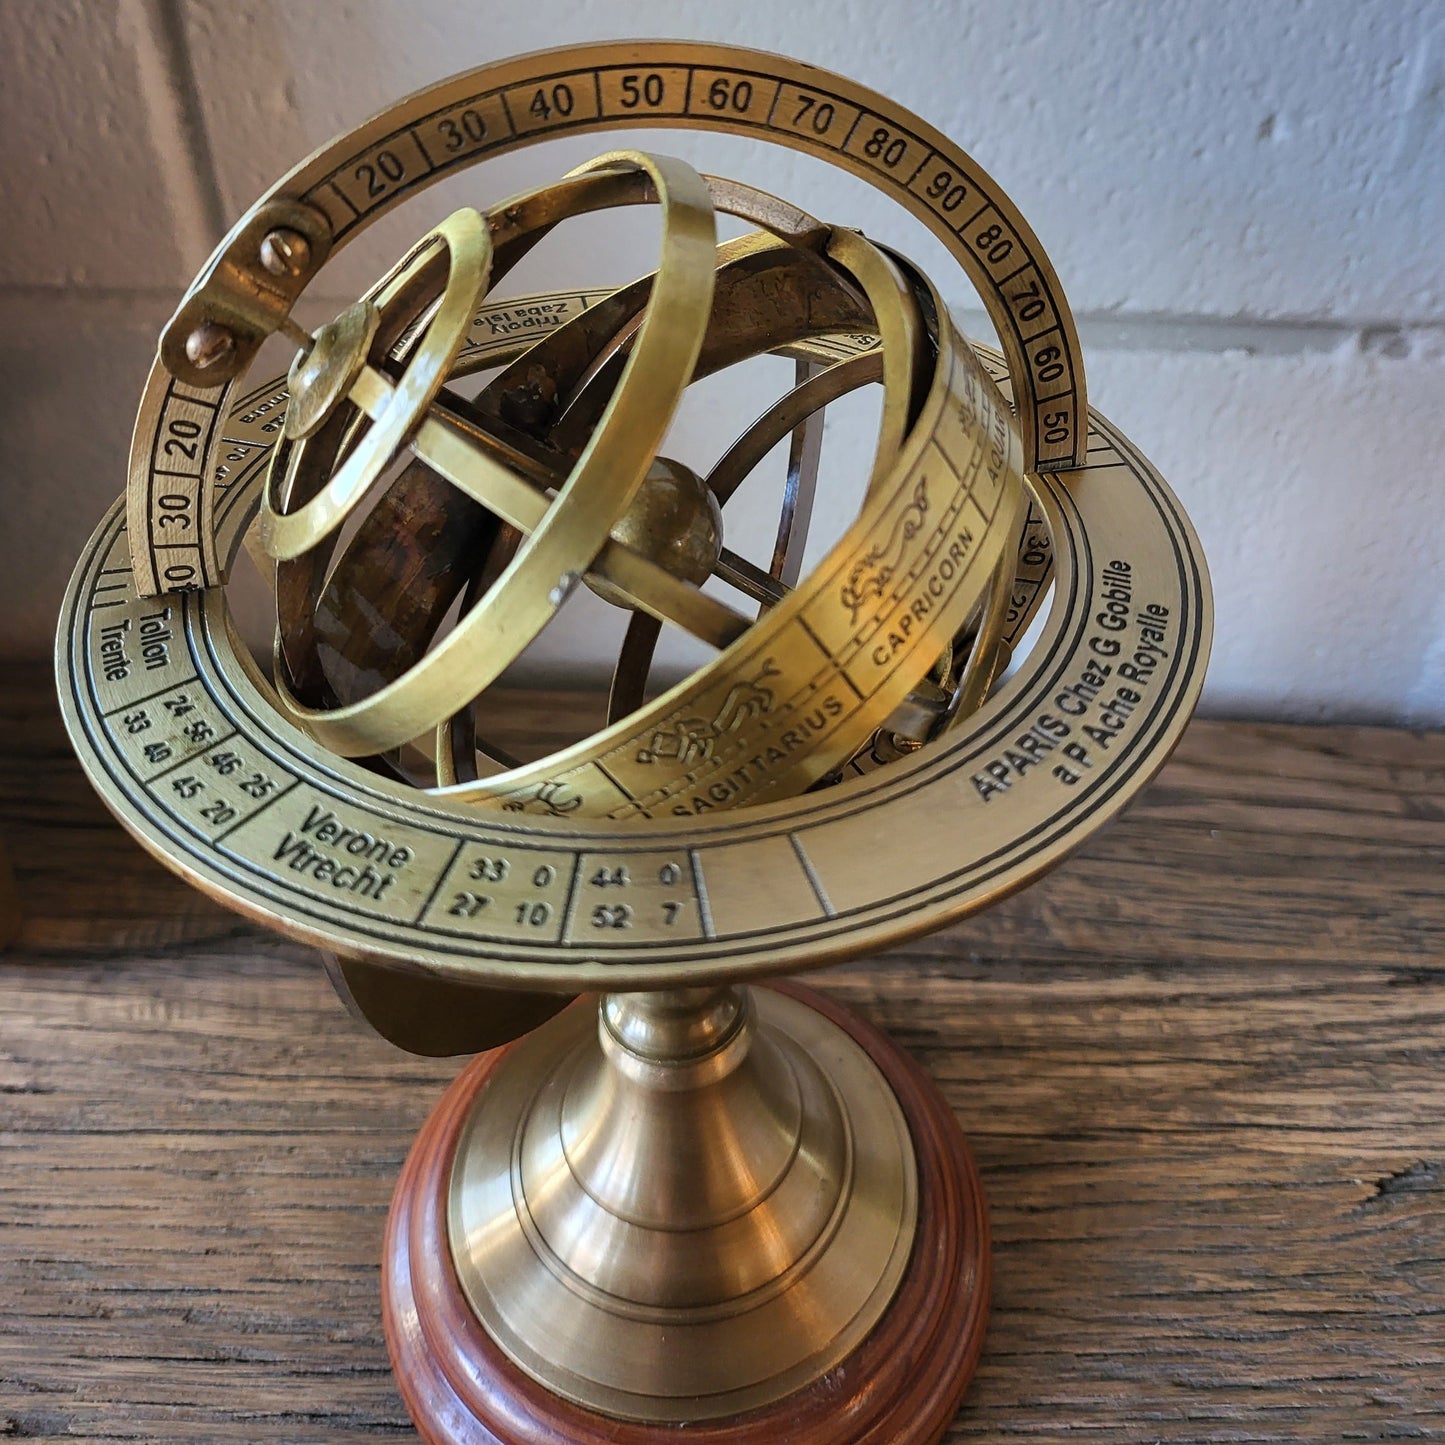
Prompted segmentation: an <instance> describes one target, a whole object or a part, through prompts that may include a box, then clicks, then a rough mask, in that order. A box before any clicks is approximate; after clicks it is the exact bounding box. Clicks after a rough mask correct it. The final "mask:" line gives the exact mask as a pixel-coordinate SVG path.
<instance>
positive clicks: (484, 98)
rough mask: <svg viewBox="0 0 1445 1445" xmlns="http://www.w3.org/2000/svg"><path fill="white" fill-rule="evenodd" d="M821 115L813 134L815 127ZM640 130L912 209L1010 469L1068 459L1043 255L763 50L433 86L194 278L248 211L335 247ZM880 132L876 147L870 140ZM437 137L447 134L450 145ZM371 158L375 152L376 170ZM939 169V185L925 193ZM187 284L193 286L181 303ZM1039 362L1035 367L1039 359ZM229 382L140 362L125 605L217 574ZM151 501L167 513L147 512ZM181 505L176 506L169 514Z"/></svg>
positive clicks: (483, 75) (961, 167)
mask: <svg viewBox="0 0 1445 1445" xmlns="http://www.w3.org/2000/svg"><path fill="white" fill-rule="evenodd" d="M644 71H646V72H648V73H656V74H657V75H659V76H660V77H662V90H661V92H660V93H661V95H662V100H661V101H660V103H659V105H658V106H657V107H656V108H650V107H649V106H648V105H647V104H646V102H645V98H644V100H643V101H642V102H638V103H634V104H632V105H628V103H627V102H628V100H629V98H630V96H631V95H632V93H633V91H632V90H631V89H629V88H626V87H625V86H624V81H625V80H626V78H627V77H628V76H629V75H632V76H633V78H634V80H635V79H636V74H640V73H641V72H644ZM635 73H636V74H635ZM719 84H721V85H722V86H723V87H724V88H725V89H726V93H727V95H728V96H729V97H730V98H729V99H728V101H727V102H726V103H725V105H724V106H723V107H722V108H718V107H717V106H716V105H715V104H714V100H715V98H716V97H717V96H718V95H719V94H720V93H721V92H719V91H718V90H717V87H718V85H719ZM744 84H746V86H747V87H748V90H747V93H746V94H747V103H746V105H744V106H741V107H740V106H738V105H737V103H736V102H737V99H738V98H739V96H740V95H741V91H740V87H741V86H743V85H744ZM559 87H561V88H563V89H565V90H566V92H567V94H568V95H570V96H571V103H570V107H569V109H568V110H567V111H566V113H565V114H563V113H562V112H561V110H560V108H559V107H557V106H554V105H551V104H550V102H547V101H546V99H545V96H544V105H545V106H546V107H547V109H548V112H549V113H548V114H546V115H545V116H544V115H541V114H540V113H538V112H535V111H533V110H532V109H531V108H530V107H529V105H528V103H527V97H528V95H530V94H531V92H532V91H533V89H535V90H536V91H537V92H538V93H539V94H540V93H542V92H543V91H544V90H545V91H546V93H547V94H550V95H551V96H552V97H553V99H554V100H555V99H556V98H557V97H558V95H559V89H558V88H559ZM524 92H525V93H524ZM636 93H637V94H639V95H642V93H643V92H642V91H641V90H640V89H638V90H637V92H636ZM808 101H811V104H806V105H805V104H804V102H808ZM825 110H826V111H827V114H828V120H827V124H826V125H823V126H822V127H821V128H819V125H818V122H819V120H820V119H821V118H822V117H823V114H824V111H825ZM468 115H474V116H476V117H477V118H478V120H479V121H480V122H481V124H482V126H483V127H484V133H483V134H482V137H481V139H480V140H469V139H467V138H466V135H467V133H466V132H464V131H463V130H462V129H461V128H460V126H459V124H458V119H459V118H465V117H467V116H468ZM656 126H662V127H671V128H691V129H704V130H714V131H721V132H725V133H733V134H745V135H751V136H753V137H755V138H760V139H764V140H770V141H773V142H775V143H777V144H780V145H784V146H788V147H790V148H792V149H796V150H801V151H804V152H807V153H809V154H813V155H817V156H820V157H822V158H823V159H825V160H828V161H830V162H832V163H833V164H836V165H838V166H841V167H842V168H843V169H845V170H849V171H852V172H853V173H854V174H856V175H859V176H861V177H862V178H863V179H865V180H867V181H869V182H871V183H872V184H874V185H875V186H877V187H878V188H879V189H880V190H882V191H884V192H885V194H888V195H891V196H892V197H893V198H894V199H895V200H897V201H899V202H900V203H901V204H902V205H903V206H905V208H907V209H908V210H910V211H912V212H913V214H914V215H915V216H917V217H918V218H919V219H920V220H922V221H923V222H924V224H926V225H927V226H928V227H929V228H930V229H931V230H932V231H933V232H934V233H935V234H936V235H937V236H938V237H939V239H940V240H941V241H942V242H943V244H944V245H945V246H946V247H947V248H948V250H949V251H950V252H951V253H952V254H953V255H954V256H955V258H956V259H957V260H958V261H959V263H960V265H961V266H962V267H963V269H964V270H965V271H966V272H967V274H968V276H969V278H970V280H972V282H973V283H974V285H975V287H976V288H977V290H978V292H979V294H980V296H981V297H982V299H983V301H984V304H985V306H986V308H987V309H988V311H989V314H990V316H991V318H992V319H993V321H994V324H995V326H996V327H997V330H998V333H999V335H1000V337H1001V339H1002V341H1003V346H1004V352H1005V355H1006V356H1007V358H1008V367H1009V374H1010V376H1011V377H1012V378H1014V380H1015V384H1016V385H1017V386H1018V387H1019V390H1020V393H1021V405H1020V407H1019V409H1018V413H1019V426H1020V431H1021V433H1022V436H1023V442H1024V464H1025V468H1026V470H1030V471H1040V472H1042V471H1054V470H1059V469H1065V468H1068V467H1071V466H1079V465H1082V464H1083V462H1084V458H1085V452H1086V447H1087V437H1086V428H1084V427H1083V426H1081V425H1080V424H1079V423H1080V420H1081V419H1082V418H1083V416H1084V415H1085V409H1086V398H1085V387H1084V368H1083V361H1082V355H1081V352H1080V348H1079V343H1078V335H1077V332H1076V330H1075V327H1074V322H1073V317H1072V314H1071V313H1070V310H1069V307H1068V303H1067V302H1066V301H1065V299H1064V296H1063V292H1062V289H1061V287H1060V286H1059V283H1058V278H1057V276H1056V275H1055V273H1054V270H1053V267H1052V265H1051V264H1050V263H1049V260H1048V258H1047V256H1046V255H1045V254H1044V251H1043V248H1042V247H1041V246H1040V245H1039V243H1038V240H1037V238H1036V237H1035V236H1034V234H1033V232H1032V231H1031V230H1030V229H1029V227H1028V225H1027V223H1026V222H1025V221H1024V219H1023V217H1022V216H1021V215H1020V214H1019V213H1018V211H1017V210H1016V209H1015V208H1014V206H1013V204H1012V203H1011V202H1010V201H1009V200H1008V198H1007V196H1006V195H1005V194H1004V193H1003V191H1002V190H1001V189H1000V188H999V187H998V186H997V184H996V183H995V182H994V181H993V180H992V178H991V177H990V176H988V174H987V173H986V172H985V171H983V170H982V168H981V167H979V166H978V165H977V164H976V163H975V162H974V161H973V160H972V159H971V158H970V157H969V156H968V155H967V154H966V153H965V152H963V151H962V150H960V149H959V148H958V147H957V146H955V145H954V144H953V143H952V142H951V141H949V140H948V139H947V138H946V137H945V136H943V135H942V134H940V133H939V132H938V131H936V130H934V129H933V128H932V127H931V126H928V125H926V124H925V123H924V122H923V121H921V120H920V119H918V117H916V116H914V115H913V114H912V113H911V112H909V111H907V110H905V109H903V108H902V107H900V106H898V105H896V104H895V103H894V102H892V101H890V100H888V99H887V98H886V97H884V96H881V95H878V94H877V93H876V92H874V91H871V90H869V89H867V88H866V87H863V86H860V85H857V84H855V83H854V82H852V81H849V80H846V79H844V78H842V77H841V76H836V75H833V74H832V73H830V72H828V71H824V70H820V69H818V68H816V67H813V66H808V65H802V64H799V63H797V62H794V61H789V60H785V59H783V58H781V57H778V56H774V55H769V54H767V53H765V52H762V51H754V50H747V49H742V48H738V47H732V46H725V45H703V44H693V43H679V42H673V41H651V42H647V41H636V42H634V41H628V42H621V43H613V44H602V45H587V46H577V47H568V48H563V49H558V50H550V51H539V52H536V53H534V54H531V55H525V56H520V57H516V58H514V59H511V60H507V61H504V62H501V63H499V64H496V65H492V66H484V67H482V68H480V69H477V70H473V71H470V72H467V73H465V74H463V75H460V76H456V77H453V78H452V79H450V80H447V81H443V82H441V83H440V84H438V85H435V86H432V87H429V88H428V89H426V90H422V91H419V92H418V93H417V94H415V95H413V96H411V97H409V98H408V99H406V100H403V101H401V102H400V103H398V104H397V105H395V106H393V107H391V108H390V109H388V110H386V111H383V112H382V113H381V114H379V115H377V116H375V117H374V118H373V119H371V120H370V121H368V122H366V123H365V124H364V125H362V126H360V127H358V128H357V129H356V130H354V131H352V132H350V133H349V134H347V135H345V136H343V137H341V138H340V139H339V140H336V141H333V142H332V143H331V144H329V145H327V146H324V147H322V148H321V149H320V150H319V151H317V152H315V153H314V154H313V155H312V156H311V157H309V158H308V159H307V160H305V161H303V162H302V163H301V164H300V165H299V166H297V167H296V168H295V169H294V170H293V171H291V172H290V174H289V175H287V176H285V177H284V178H283V179H282V180H280V181H279V182H278V183H277V184H276V185H275V186H273V187H272V188H271V190H270V191H268V192H267V193H266V194H265V195H264V196H263V197H262V198H261V199H260V200H259V201H257V202H256V204H255V205H254V206H252V207H251V209H250V210H249V211H248V212H247V213H246V215H245V216H243V217H242V218H241V220H240V221H238V222H237V224H236V226H234V227H233V228H232V230H231V232H230V234H229V235H228V236H227V237H226V239H225V240H223V241H222V242H221V244H220V246H219V247H218V248H217V250H216V253H215V255H214V256H213V257H212V259H211V261H210V262H208V263H207V266H206V267H205V268H204V269H203V271H202V276H203V277H204V276H206V275H208V274H209V273H210V272H211V271H212V270H213V269H214V268H215V267H216V265H217V263H218V261H219V258H222V257H223V256H225V255H226V253H227V250H228V247H230V246H231V245H232V243H233V241H235V240H237V238H241V237H244V235H245V234H246V231H247V227H248V226H250V225H252V222H253V219H254V217H255V216H256V214H257V213H258V212H259V211H260V210H262V208H264V207H265V206H267V205H268V204H269V203H273V202H275V201H276V200H277V199H280V198H290V199H293V200H297V199H299V200H301V201H303V202H305V203H306V205H308V206H311V207H312V208H314V209H315V210H316V211H319V212H323V213H324V214H325V216H326V218H327V220H328V221H329V223H330V226H331V229H332V238H331V239H332V245H331V248H330V249H331V250H332V251H334V250H335V248H336V247H338V246H340V245H342V244H344V243H345V242H346V241H347V240H349V239H350V238H351V237H352V236H353V235H355V234H357V233H359V232H360V231H361V230H362V229H363V228H364V227H365V226H366V225H368V224H370V222H371V221H373V220H375V219H376V218H377V217H379V216H381V215H382V214H384V213H385V212H386V211H388V210H390V209H391V207H393V206H394V205H396V204H398V203H400V202H401V201H402V200H404V199H405V198H407V197H408V196H410V195H413V194H415V193H416V192H417V191H418V190H421V189H423V188H425V187H426V186H428V185H430V184H432V183H434V182H435V181H437V180H439V179H441V178H442V177H443V176H445V175H450V174H453V173H455V172H456V171H458V170H461V169H464V168H466V167H469V166H471V165H473V164H475V163H476V162H478V161H480V160H484V159H486V158H488V157H490V156H494V155H503V154H506V153H507V152H509V151H512V150H515V149H518V148H520V147H522V146H524V145H530V144H533V143H534V142H537V141H540V140H545V139H547V138H549V137H551V136H555V135H568V134H586V133H592V132H597V131H603V130H609V129H616V128H619V127H627V128H636V127H656ZM448 127H450V129H448ZM474 128H475V127H474ZM880 132H881V133H883V134H884V135H886V136H887V137H888V139H887V141H886V142H885V143H882V144H878V135H879V133H880ZM454 136H461V137H462V140H461V141H460V143H458V144H457V145H456V146H455V148H453V147H452V144H451V143H452V139H453V137H454ZM900 142H901V146H902V148H901V149H899V143H900ZM870 150H875V151H876V154H870ZM383 155H386V156H389V157H390V161H389V162H388V163H387V164H386V165H385V166H383V165H382V163H381V160H380V158H381V157H382V156H383ZM890 158H892V160H891V164H889V161H890ZM398 166H399V167H400V170H399V172H398V173H397V174H396V175H395V176H394V178H393V177H392V175H391V173H392V172H397V168H398ZM945 173H946V174H947V176H948V178H949V183H948V184H947V185H945V186H943V187H942V189H940V190H939V194H938V195H937V196H933V195H932V194H931V191H932V190H933V189H934V188H935V185H936V183H937V181H938V177H939V176H940V175H943V174H945ZM318 221H319V216H318ZM984 237H988V238H989V239H988V240H986V241H985V240H983V239H982V238H984ZM247 259H249V258H247ZM197 284H199V283H197ZM196 290H197V286H196V285H193V287H192V291H191V292H189V293H188V295H187V301H189V300H190V299H192V297H193V296H194V294H195V292H196ZM184 305H185V303H183V308H184ZM1037 308H1041V309H1037ZM1026 314H1027V316H1028V317H1029V319H1028V320H1025V319H1024V316H1025V315H1026ZM1055 353H1057V354H1055ZM1041 356H1043V357H1045V358H1046V359H1045V360H1044V361H1040V360H1039V358H1040V357H1041ZM234 384H235V383H232V384H228V385H227V386H226V387H224V388H220V389H216V390H209V389H205V390H203V389H201V388H198V387H196V386H191V385H186V384H184V383H182V382H179V381H177V380H175V379H174V378H173V377H172V376H171V375H170V374H169V372H167V370H166V369H165V367H164V366H163V365H162V363H161V362H160V360H159V359H158V360H157V361H156V363H155V365H154V366H153V367H152V370H151V374H150V376H149V378H148V380H147V383H146V387H145V391H144V394H143V396H142V400H141V408H140V414H139V416H138V417H137V421H136V430H135V435H134V438H133V441H132V445H131V458H130V469H129V475H130V485H129V493H128V495H129V502H128V516H129V524H130V529H131V533H132V535H133V536H135V537H138V538H144V539H145V541H146V545H145V546H144V547H143V548H140V549H138V552H137V556H136V559H135V575H136V578H137V582H138V584H139V586H140V589H141V593H142V595H145V596H154V595H157V594H158V593H160V592H162V591H188V590H192V589H195V588H198V587H212V586H217V585H219V584H220V583H222V582H223V581H224V578H225V569H224V564H223V561H222V559H221V558H220V556H219V554H218V552H217V550H216V548H215V544H214V516H213V512H212V501H213V498H212V496H211V491H210V488H209V486H208V485H206V480H205V479H206V478H208V477H209V476H210V475H211V468H210V466H209V465H208V464H207V460H206V459H207V458H210V456H211V453H212V452H213V450H214V448H215V445H216V443H217V440H218V429H217V427H216V422H217V421H218V419H219V418H221V417H223V416H225V415H227V414H229V410H230V407H229V396H230V392H231V390H232V386H233V385H234ZM1050 419H1052V425H1050V424H1049V422H1050ZM177 421H179V422H180V423H181V424H182V425H184V426H185V427H186V428H187V429H189V428H192V427H194V428H196V432H195V433H192V435H196V434H199V435H200V437H201V440H202V442H203V445H202V446H201V447H200V448H198V449H197V452H196V455H195V456H192V457H190V458H189V461H187V460H186V459H185V458H183V457H179V456H178V455H177V453H176V452H175V451H174V450H172V451H170V452H169V454H168V448H167V444H168V442H173V441H174V440H175V439H176V438H175V437H174V435H173V434H172V433H171V431H170V428H171V427H172V426H173V425H174V424H175V423H176V422H177ZM1050 437H1054V438H1056V439H1055V440H1053V441H1050V440H1049V438H1050ZM173 468H175V469H174V470H173ZM163 495H164V496H165V497H166V498H167V499H168V505H167V508H162V507H161V505H160V501H159V499H160V498H161V496H163ZM182 499H183V500H184V501H185V503H186V506H185V508H184V509H182V508H180V507H178V506H177V505H176V503H177V502H178V501H180V500H182Z"/></svg>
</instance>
